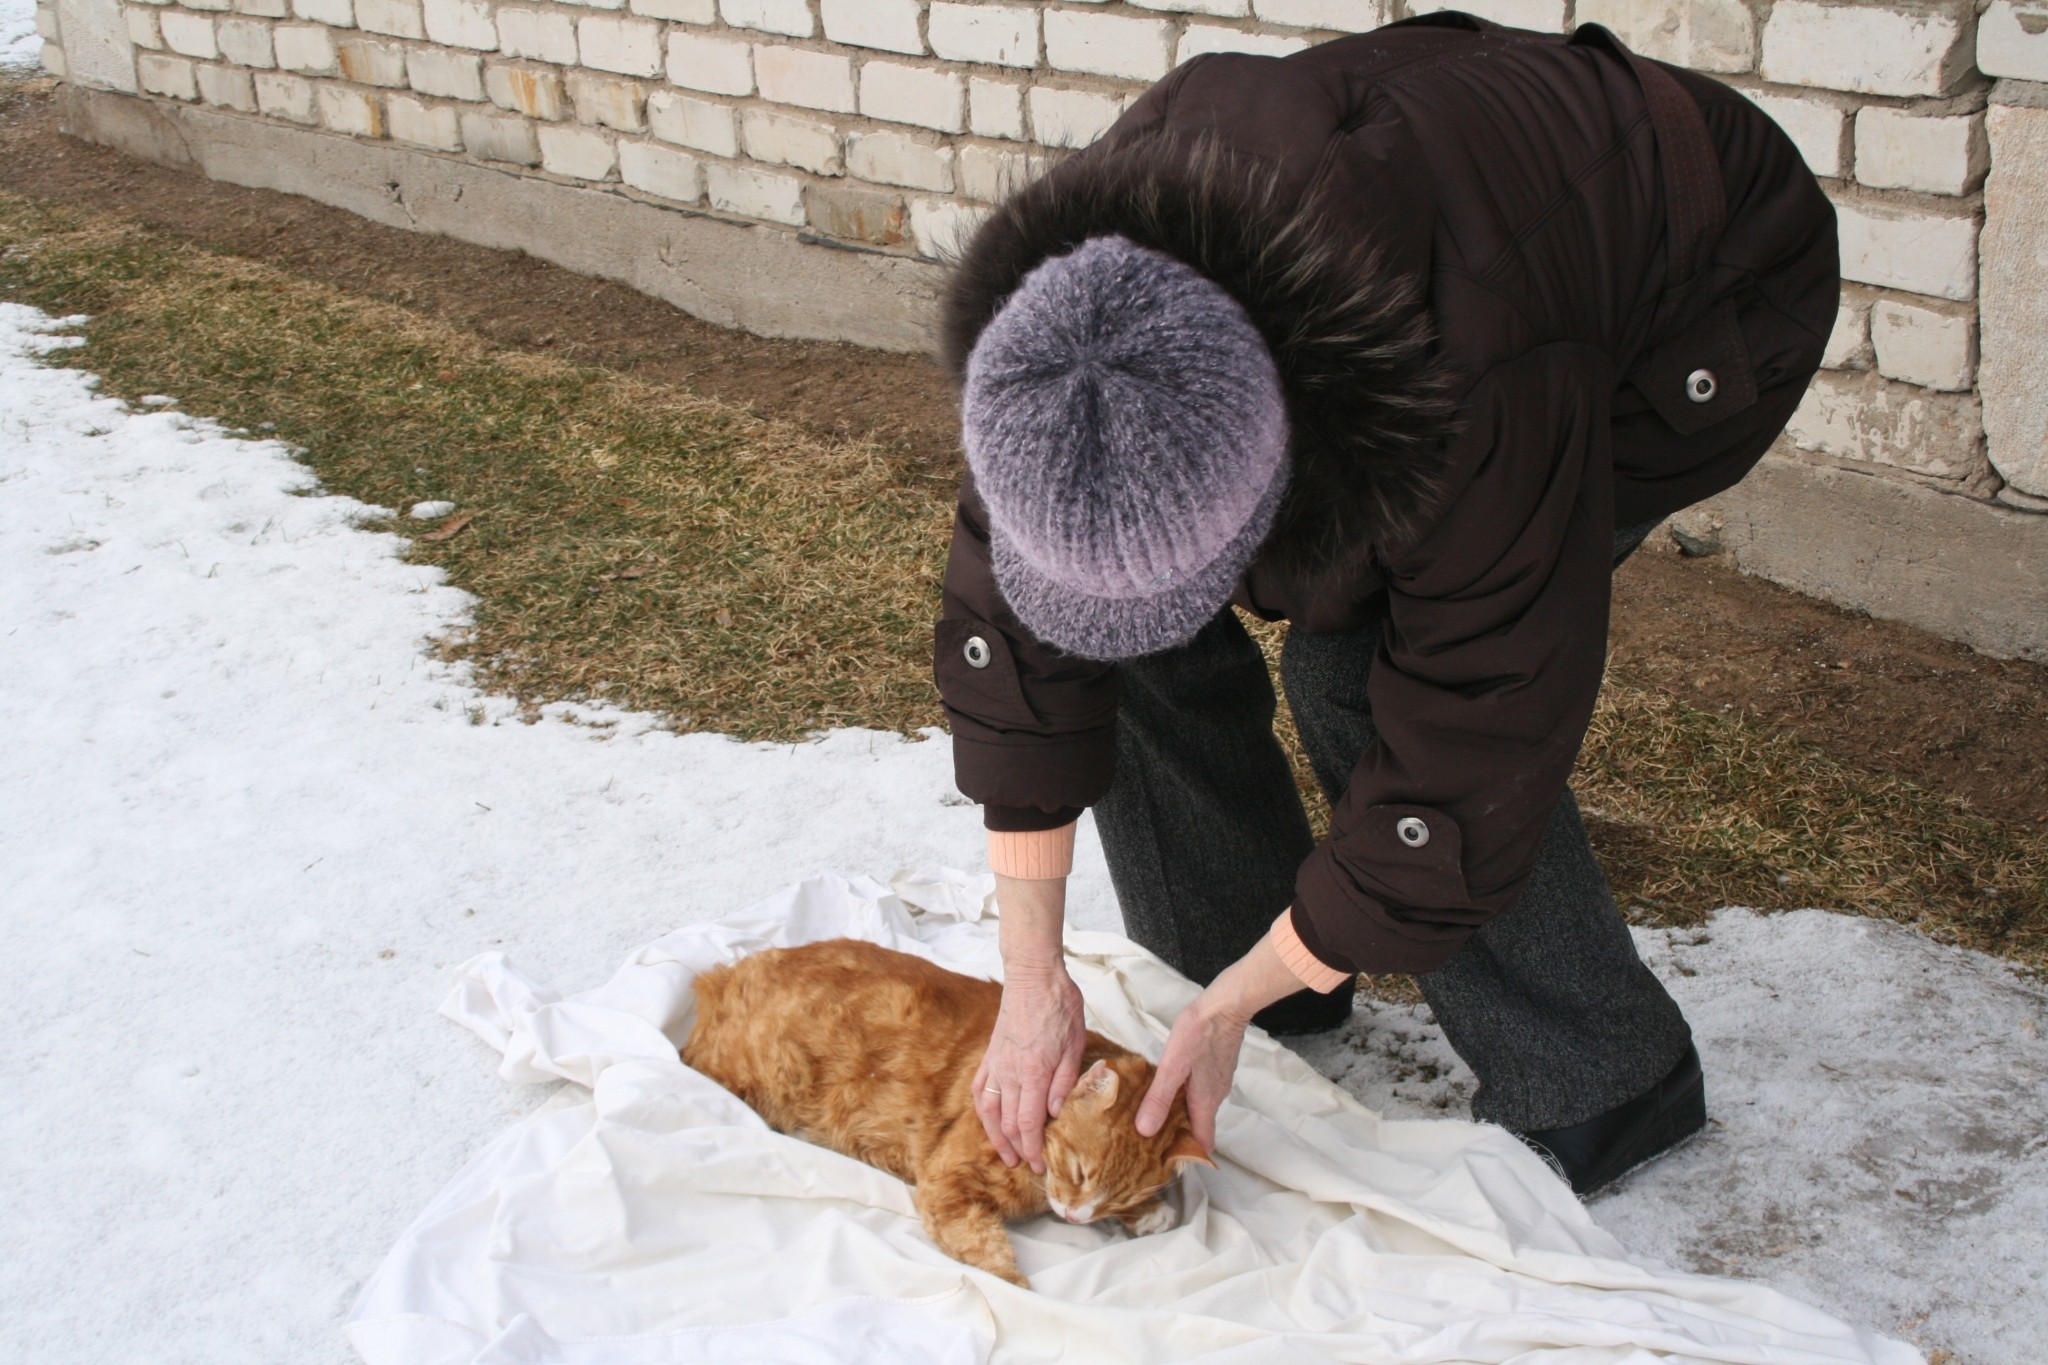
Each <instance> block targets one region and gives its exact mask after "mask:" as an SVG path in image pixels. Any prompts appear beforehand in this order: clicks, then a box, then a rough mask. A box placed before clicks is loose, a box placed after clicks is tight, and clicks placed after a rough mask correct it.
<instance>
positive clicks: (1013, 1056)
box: [974, 965, 1087, 1174]
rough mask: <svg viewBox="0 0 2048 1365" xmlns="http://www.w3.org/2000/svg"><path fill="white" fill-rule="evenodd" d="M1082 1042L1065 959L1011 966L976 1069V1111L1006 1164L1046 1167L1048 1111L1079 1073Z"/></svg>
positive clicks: (1055, 1108)
mask: <svg viewBox="0 0 2048 1365" xmlns="http://www.w3.org/2000/svg"><path fill="white" fill-rule="evenodd" d="M1086 1044H1087V1028H1086V1026H1085V1025H1084V1024H1083V1023H1082V1014H1081V988H1080V987H1079V986H1076V985H1075V984H1074V979H1073V978H1072V977H1071V976H1068V975H1067V969H1066V967H1065V966H1064V965H1054V966H1051V967H1050V968H1048V969H1046V970H1043V971H1033V972H1029V973H1023V974H1012V975H1010V976H1008V977H1007V978H1006V979H1005V980H1004V982H1003V1006H1002V1010H1001V1011H1000V1012H999V1013H998V1014H997V1015H996V1026H995V1030H994V1032H993V1033H991V1034H990V1035H989V1040H988V1051H987V1052H986V1053H985V1054H983V1056H982V1059H981V1066H980V1067H979V1068H978V1069H977V1070H976V1071H975V1073H974V1111H975V1113H977V1114H979V1115H980V1116H981V1126H982V1128H983V1129H984V1130H986V1131H987V1133H988V1140H989V1141H990V1142H992V1143H994V1144H995V1149H996V1154H997V1155H998V1156H1000V1157H1002V1159H1003V1164H1004V1165H1006V1166H1014V1165H1016V1164H1017V1162H1018V1161H1019V1160H1022V1161H1026V1162H1029V1163H1030V1165H1031V1169H1032V1170H1034V1171H1037V1172H1039V1173H1040V1174H1043V1173H1044V1171H1045V1123H1046V1119H1047V1118H1048V1117H1050V1116H1052V1115H1056V1114H1058V1113H1059V1112H1060V1105H1061V1104H1063V1103H1065V1101H1066V1098H1067V1093H1068V1092H1069V1091H1071V1090H1072V1089H1073V1088H1074V1082H1075V1081H1077V1080H1079V1079H1080V1076H1081V1052H1082V1049H1083V1048H1084V1047H1085V1046H1086Z"/></svg>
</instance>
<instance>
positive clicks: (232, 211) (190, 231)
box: [0, 94, 2048, 823]
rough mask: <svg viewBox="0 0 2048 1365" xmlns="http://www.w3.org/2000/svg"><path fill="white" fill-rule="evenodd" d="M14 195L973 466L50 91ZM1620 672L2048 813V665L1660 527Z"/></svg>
mask: <svg viewBox="0 0 2048 1365" xmlns="http://www.w3.org/2000/svg"><path fill="white" fill-rule="evenodd" d="M0 188H5V189H7V190H10V191H13V192H16V193H19V194H24V195H30V196H34V197H37V198H42V199H48V200H52V201H57V202H66V203H76V204H82V205H89V206H91V207H93V208H97V209H100V210H104V211H112V212H118V213H122V214H126V215H130V216H132V217H134V218H135V219H137V220H139V221H141V222H143V223H144V224H146V225H148V226H150V227H152V228H155V229H158V230H162V231H166V232H169V233H172V234H175V235H177V236H181V237H184V238H186V239H188V240H191V241H193V242H196V243H198V244H201V245H203V246H206V247H208V248H211V249H214V250H218V251H221V252H226V253H231V254H236V255H241V256H246V257H250V258H253V259H257V260H262V261H265V262H269V263H271V264H273V265H278V266H282V267H285V268H288V269H291V270H294V271H297V272H299V273H302V274H304V275H306V276H308V277H311V278H314V279H319V280H322V281H326V282H328V283H331V284H334V285H337V286H340V287H343V288H346V289H348V290H351V291H354V292H357V293H360V294H363V295H366V296H371V297H375V298H379V299H384V300H388V301H391V302H395V303H398V304H401V305H404V306H406V307H408V308H412V309H415V310H417V311H419V312H421V313H423V314H427V315H430V316H433V317H435V318H438V319H441V320H443V321H446V322H449V323H453V324H456V325H459V326H462V327H465V328H468V329H470V330H472V331H474V332H476V333H478V334H480V335H482V336H483V337H485V338H487V339H489V340H492V341H495V342H498V343H502V344H504V345H506V346H513V347H520V348H531V349H538V350H543V351H547V352H549V353H552V354H555V355H558V356H562V357H564V358H569V359H574V360H577V361H581V362H586V363H591V364H597V365H603V366H608V367H612V368H615V369H619V370H622V371H625V372H628V373H631V374H634V375H636V376H640V377H643V378H646V379H650V380H656V381H660V382H666V383H673V384H677V385H684V386H687V387H690V388H693V389H696V390H698V391H701V392H704V393H707V394H711V395H714V396H717V397H720V398H723V399H727V400H730V401H737V402H743V403H748V404H751V405H753V406H754V407H755V408H757V409H758V410H760V411H761V412H763V413H764V414H768V415H772V416H776V417H780V418H784V419H787V420H792V421H795V422H797V423H800V424H801V425H803V426H805V427H807V428H809V429H811V430H813V431H816V432H818V433H820V434H830V435H837V434H846V435H860V436H868V437H871V438H873V439H876V440H877V441H878V442H880V443H881V444H883V445H885V446H886V447H888V448H889V449H890V450H891V451H892V452H894V453H896V454H897V455H898V457H899V458H900V459H901V461H902V467H903V468H904V470H905V473H906V475H907V476H909V477H914V478H919V479H938V480H950V479H951V478H952V477H953V470H954V469H955V468H956V467H957V461H958V454H957V446H956V442H955V436H956V431H955V426H954V418H953V410H952V397H951V392H950V389H949V386H948V383H947V381H946V379H945V377H944V376H943V375H942V374H941V373H940V372H939V370H938V368H937V367H936V366H935V365H934V364H933V363H932V362H931V361H929V360H927V359H924V358H922V357H916V356H896V355H887V354H881V353H877V352H872V351H867V350H863V349H861V348H858V347H853V346H846V345H835V344H825V343H816V342H793V341H777V340H770V339H766V338H761V337H754V336H748V335H746V334H744V333H739V332H732V331H727V330H725V329H722V328H719V327H715V326H711V325H709V324H707V323H703V322H699V321H697V320H695V319H692V318H690V317H687V316H685V315H683V314H681V313H679V312H677V311H676V310H674V309H673V308H670V307H669V306H668V305H666V304H663V303H660V302H657V301H655V300H653V299H650V298H647V297H646V296H644V295H641V294H638V293H635V292H634V291H632V290H630V289H627V288H626V287H624V286H623V285H616V284H609V283H605V282H603V281H598V280H592V279H587V278H585V277H582V276H579V275H575V274H571V273H570V272H568V271H565V270H561V269H558V268H556V267H554V266H550V265H547V264H544V263H542V262H540V261H536V260H534V259H532V258H530V257H526V256H522V255H518V254H516V253H510V252H502V251H492V250H487V249H485V248H481V247H474V246H469V245H466V244H463V243H460V242H455V241H451V240H449V239H447V238H441V237H426V236H419V235H416V234H413V233H407V232H401V231H397V230H395V229H390V228H383V227H378V226H375V225H373V224H370V223H366V222H364V221H363V220H361V219H358V218H355V217H353V216H351V215H349V214H346V213H344V212H342V211H340V210H338V209H331V208H327V207H324V206H322V205H319V204H315V203H313V202H311V201H309V200H304V199H298V198H293V197H291V196H287V195H281V194H274V193H269V192H266V191H257V190H246V189H239V188H235V187H232V186H227V185H220V184H215V183H213V182H211V181H207V180H204V179H201V178H199V177H196V176H192V175H187V174H183V173H179V172H173V171H169V170H165V169H163V168H161V167H157V166H153V165H150V164H147V163H144V162H139V161H135V160H132V159H130V158H127V157H124V156H121V155H119V154H117V153H114V152H110V151H107V150H105V149H103V148H98V147H93V146H89V145H86V144H84V143H80V142H77V141H74V140H72V139H69V138H66V137H64V136H62V135H61V134H60V133H59V132H58V131H57V126H56V117H55V111H54V109H53V108H52V107H51V104H50V101H49V100H48V98H47V97H46V96H44V95H39V94H28V95H22V94H15V95H12V96H10V97H7V98H5V99H0ZM1613 662H1614V667H1615V668H1616V669H1617V670H1618V671H1619V672H1622V673H1625V674H1627V675H1628V676H1629V677H1631V678H1632V679H1634V680H1636V681H1637V682H1640V683H1644V684H1648V685H1652V686H1655V687H1658V688H1662V689H1664V690H1667V691H1669V692H1671V693H1673V694H1675V695H1677V696H1679V697H1681V698H1683V699H1685V700H1687V701H1690V702H1693V703H1695V704H1698V705H1704V706H1709V707H1726V708H1731V709H1736V710H1740V711H1743V712H1746V713H1748V714H1749V715H1751V716H1752V717H1754V718H1756V719H1759V720H1761V721H1764V722H1766V723H1768V724H1770V725H1772V726H1774V727H1777V728H1779V729H1781V730H1784V731H1788V732H1790V733H1792V734H1795V735H1797V736H1799V737H1801V738H1803V739H1806V740H1810V741H1812V742H1814V743H1816V744H1819V745H1821V746H1823V747H1824V748H1826V749H1827V750H1828V751H1829V752H1831V753H1833V754H1834V755H1835V756H1837V757H1838V758H1841V759H1844V760H1846V761H1849V762H1852V763H1855V764H1857V765H1858V766H1861V767H1864V768H1867V769H1869V770H1872V771H1877V772H1890V773H1897V774H1899V775H1901V776H1904V777H1907V778H1910V779H1912V780H1913V781H1916V782H1918V783H1920V784H1921V785H1923V786H1927V787H1930V788H1933V789H1936V790H1940V791H1945V792H1949V793H1952V794H1954V795H1956V796H1958V797H1960V798H1962V799H1963V800H1965V801H1966V802H1967V803H1968V804H1969V805H1970V806H1971V807H1972V808H1973V809H1975V810H1977V811H1978V812H1980V813H1981V814H1984V815H1987V816H1990V817H1993V818H1996V819H2002V820H2010V821H2021V820H2023V821H2032V822H2038V823H2048V668H2043V667H2041V666H2038V665H2033V664H2028V663H2023V662H2019V661H2014V660H1999V659H1991V658H1986V657H1984V656H1982V655H1979V654H1977V653H1975V652H1974V651H1972V650H1970V649H1968V648H1965V647H1964V646H1961V645H1957V644H1952V643H1950V642H1948V641H1945V640H1942V639H1939V638H1937V637H1935V636H1932V635H1929V634H1927V633H1925V632H1922V631H1918V630H1914V629H1912V628H1910V627H1907V626H1902V625H1897V624H1894V623H1891V622H1885V621H1875V620H1872V619H1870V618H1868V617H1865V616H1862V615H1860V614H1857V613H1853V612H1846V611H1843V610H1840V609H1838V608H1835V607H1832V606H1830V605H1828V604H1826V603H1822V602H1817V601H1815V600H1813V599H1810V598H1806V597H1802V596H1800V595H1798V594H1796V593H1791V592H1787V591H1785V590H1783V589H1780V588H1777V587H1774V586H1773V585H1771V584H1768V583H1765V582H1763V581H1761V580H1758V579H1753V578H1747V577H1744V576H1743V575H1741V574H1739V573H1736V572H1734V571H1733V570H1732V569H1731V568H1730V567H1729V566H1728V565H1727V564H1726V563H1725V562H1724V561H1721V560H1716V559H1686V558H1683V557H1681V556H1679V555H1678V554H1677V553H1676V552H1675V551H1674V550H1673V549H1672V548H1671V547H1670V545H1669V542H1668V540H1667V539H1666V538H1665V537H1663V536H1658V537H1654V538H1653V552H1649V553H1644V554H1639V555H1638V556H1636V558H1635V559H1634V560H1632V561H1631V562H1630V563H1629V564H1628V565H1627V566H1625V567H1624V568H1623V570H1622V571H1621V573H1620V574H1619V576H1618V578H1617V581H1616V602H1615V624H1614V636H1613Z"/></svg>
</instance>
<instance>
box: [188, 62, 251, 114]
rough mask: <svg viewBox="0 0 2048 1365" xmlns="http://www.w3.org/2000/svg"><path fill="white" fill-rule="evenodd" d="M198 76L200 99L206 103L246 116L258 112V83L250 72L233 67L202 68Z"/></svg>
mask: <svg viewBox="0 0 2048 1365" xmlns="http://www.w3.org/2000/svg"><path fill="white" fill-rule="evenodd" d="M197 75H198V77H199V98H200V99H201V100H202V101H204V102H205V103H207V104H211V105H216V106H218V107H220V108H222V109H235V110H239V111H240V112H242V113H244V114H253V113H255V112H256V83H255V81H253V80H252V79H250V73H249V72H247V71H243V70H241V69H239V68H237V67H232V66H202V67H200V68H199V69H198V72H197Z"/></svg>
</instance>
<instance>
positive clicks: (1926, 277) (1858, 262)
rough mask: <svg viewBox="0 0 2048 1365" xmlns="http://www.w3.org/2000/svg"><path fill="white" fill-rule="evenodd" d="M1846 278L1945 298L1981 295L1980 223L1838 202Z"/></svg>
mask: <svg viewBox="0 0 2048 1365" xmlns="http://www.w3.org/2000/svg"><path fill="white" fill-rule="evenodd" d="M1835 223H1836V227H1837V229H1838V230H1839V231H1840V233H1841V240H1842V278H1844V279H1847V280H1855V281H1857V282H1859V283H1861V284H1874V285H1879V286H1882V287H1884V288H1888V289H1903V290H1907V291H1909V292H1911V293H1915V294H1932V295H1934V296H1935V297H1936V298H1942V299H1969V298H1974V297H1976V293H1977V220H1976V219H1975V217H1973V216H1970V215H1965V214H1953V215H1951V214H1935V213H1927V212H1922V211H1918V210H1915V209H1910V208H1894V207H1891V206H1887V205H1881V204H1876V203H1867V202H1864V201H1860V200H1858V201H1853V202H1843V201H1840V200H1838V201H1836V204H1835Z"/></svg>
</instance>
